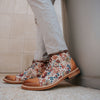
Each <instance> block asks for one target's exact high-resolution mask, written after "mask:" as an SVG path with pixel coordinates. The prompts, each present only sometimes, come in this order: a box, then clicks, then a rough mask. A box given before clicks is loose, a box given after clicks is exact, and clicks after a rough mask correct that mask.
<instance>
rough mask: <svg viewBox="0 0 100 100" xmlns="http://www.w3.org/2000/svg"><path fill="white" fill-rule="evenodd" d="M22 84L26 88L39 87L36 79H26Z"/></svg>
mask: <svg viewBox="0 0 100 100" xmlns="http://www.w3.org/2000/svg"><path fill="white" fill-rule="evenodd" d="M23 84H24V85H27V86H40V82H39V79H38V78H33V79H27V80H25V81H24V83H23Z"/></svg>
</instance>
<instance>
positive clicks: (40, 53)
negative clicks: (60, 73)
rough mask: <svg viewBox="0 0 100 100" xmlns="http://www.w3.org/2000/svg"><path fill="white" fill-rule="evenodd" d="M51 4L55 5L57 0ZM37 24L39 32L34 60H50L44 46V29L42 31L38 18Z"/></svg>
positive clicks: (52, 0) (53, 0)
mask: <svg viewBox="0 0 100 100" xmlns="http://www.w3.org/2000/svg"><path fill="white" fill-rule="evenodd" d="M51 2H52V5H54V2H55V0H51ZM29 4H30V3H29ZM30 6H31V5H30ZM35 24H36V25H37V29H38V32H37V41H36V50H35V52H34V60H48V59H49V57H48V54H47V51H46V49H45V44H44V41H43V36H42V34H43V33H42V30H43V29H41V25H40V24H39V23H38V20H37V18H36V17H35Z"/></svg>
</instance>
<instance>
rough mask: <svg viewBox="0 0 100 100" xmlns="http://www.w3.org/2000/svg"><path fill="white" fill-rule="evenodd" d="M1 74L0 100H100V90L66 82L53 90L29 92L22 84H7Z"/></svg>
mask: <svg viewBox="0 0 100 100" xmlns="http://www.w3.org/2000/svg"><path fill="white" fill-rule="evenodd" d="M4 76H5V75H4V74H0V100H100V90H96V89H91V88H88V87H82V86H74V85H71V84H69V83H67V82H65V81H63V82H61V83H60V84H59V85H58V86H56V87H55V88H53V89H50V90H45V91H28V90H22V89H21V88H20V86H21V84H17V85H14V84H7V83H4V82H3V81H2V79H3V77H4Z"/></svg>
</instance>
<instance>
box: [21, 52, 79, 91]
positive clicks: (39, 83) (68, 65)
mask: <svg viewBox="0 0 100 100" xmlns="http://www.w3.org/2000/svg"><path fill="white" fill-rule="evenodd" d="M79 73H80V70H79V68H78V67H77V66H76V64H75V62H74V60H73V59H72V57H71V56H70V54H69V52H68V50H64V51H62V52H59V53H56V54H52V55H50V60H49V63H48V65H47V68H46V70H45V71H44V72H43V73H42V75H41V76H40V77H38V78H34V79H28V80H26V81H24V84H23V85H22V88H23V89H27V90H45V89H49V88H52V87H54V86H56V85H57V84H59V83H60V82H61V81H62V80H64V79H65V78H72V77H74V76H76V75H78V74H79Z"/></svg>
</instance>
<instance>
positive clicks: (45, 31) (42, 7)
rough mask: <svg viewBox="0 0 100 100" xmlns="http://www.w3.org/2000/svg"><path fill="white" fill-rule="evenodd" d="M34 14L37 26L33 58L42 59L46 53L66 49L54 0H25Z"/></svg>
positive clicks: (45, 56)
mask: <svg viewBox="0 0 100 100" xmlns="http://www.w3.org/2000/svg"><path fill="white" fill-rule="evenodd" d="M27 1H28V3H29V5H30V6H31V8H32V11H33V12H34V14H35V21H36V24H37V27H38V33H37V36H38V38H37V45H36V46H37V49H36V52H35V54H34V60H44V59H45V58H47V56H48V54H52V53H56V52H59V51H62V50H68V48H67V46H66V43H65V40H64V37H63V33H62V31H61V28H60V24H59V22H58V18H57V15H56V12H55V9H54V6H53V5H52V2H53V1H54V0H52V2H51V0H27Z"/></svg>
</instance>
